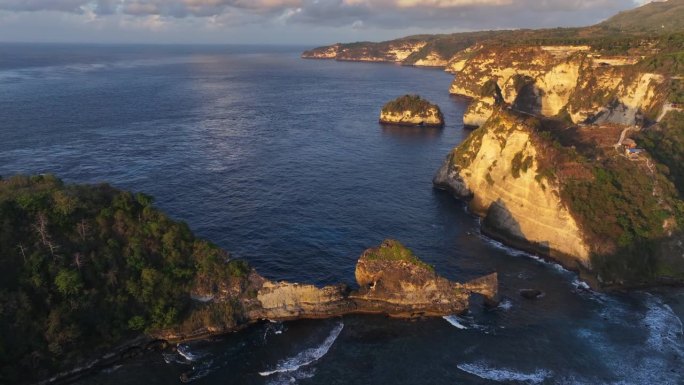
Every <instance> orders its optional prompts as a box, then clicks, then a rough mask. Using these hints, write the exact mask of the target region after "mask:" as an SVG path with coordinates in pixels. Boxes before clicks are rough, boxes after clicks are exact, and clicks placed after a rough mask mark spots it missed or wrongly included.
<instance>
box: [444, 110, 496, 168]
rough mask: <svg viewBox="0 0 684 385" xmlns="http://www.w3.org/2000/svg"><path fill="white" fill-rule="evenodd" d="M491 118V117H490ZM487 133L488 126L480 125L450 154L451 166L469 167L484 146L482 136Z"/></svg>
mask: <svg viewBox="0 0 684 385" xmlns="http://www.w3.org/2000/svg"><path fill="white" fill-rule="evenodd" d="M490 120H491V119H490ZM486 133H487V128H486V127H484V126H483V127H478V128H477V129H475V130H473V132H471V133H470V135H468V137H467V138H466V139H465V140H464V141H463V142H461V144H459V145H458V146H457V147H456V148H454V149H453V151H452V152H451V154H450V155H449V167H450V168H453V167H454V166H458V167H459V168H461V169H463V168H467V167H468V166H470V164H471V163H472V162H473V160H475V157H476V156H477V153H478V152H479V151H480V147H481V146H482V138H483V137H484V136H485V134H486Z"/></svg>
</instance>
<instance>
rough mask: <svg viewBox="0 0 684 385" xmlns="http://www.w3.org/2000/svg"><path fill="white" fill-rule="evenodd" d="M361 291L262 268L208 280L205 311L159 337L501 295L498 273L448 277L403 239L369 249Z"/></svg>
mask: <svg viewBox="0 0 684 385" xmlns="http://www.w3.org/2000/svg"><path fill="white" fill-rule="evenodd" d="M355 274H356V278H357V284H358V286H359V288H358V289H357V290H351V289H350V288H349V287H347V286H346V285H343V284H340V285H332V286H325V287H322V288H319V287H316V286H314V285H309V284H298V283H290V282H273V281H270V280H267V279H265V278H263V277H261V276H260V275H258V274H257V273H256V272H255V271H253V270H252V271H251V272H250V273H249V274H248V275H246V276H244V277H243V279H240V280H232V281H231V282H229V283H216V284H214V285H211V286H207V285H204V284H203V285H201V286H200V287H198V288H196V289H195V291H194V294H193V295H194V298H198V299H201V301H198V303H197V308H196V309H195V310H194V312H193V314H191V315H190V316H189V317H188V318H187V319H186V321H185V322H184V323H183V324H181V325H180V326H178V327H176V328H173V329H169V330H164V331H161V332H159V333H158V334H157V335H158V336H159V337H160V338H164V339H166V340H183V339H189V338H198V337H205V336H207V335H210V334H218V333H225V332H228V331H231V330H236V329H238V328H240V327H242V326H245V325H249V324H251V323H253V322H256V321H259V320H264V319H269V320H280V321H282V320H291V319H299V318H328V317H336V316H341V315H344V314H352V313H355V314H386V315H388V316H392V317H402V318H413V317H420V316H443V315H449V314H458V313H461V312H464V311H465V310H467V308H468V298H469V297H470V296H471V294H473V293H478V294H481V295H483V296H484V297H485V299H486V300H487V301H491V302H494V301H496V298H497V276H496V273H494V274H490V275H488V276H485V277H482V278H479V279H475V280H473V281H470V282H467V283H463V284H461V283H456V282H451V281H449V280H447V279H445V278H442V277H440V276H439V275H437V274H436V273H435V271H434V268H432V266H429V265H427V264H425V263H424V262H422V261H420V260H419V259H418V258H417V257H415V256H414V255H413V253H411V251H410V250H408V249H406V248H405V247H404V246H403V245H401V244H400V243H399V242H397V241H393V240H387V241H385V242H383V244H382V245H380V246H379V247H377V248H371V249H368V250H366V251H365V252H364V253H363V254H362V255H361V257H360V258H359V260H358V262H357V265H356V270H355Z"/></svg>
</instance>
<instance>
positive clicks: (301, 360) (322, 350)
mask: <svg viewBox="0 0 684 385" xmlns="http://www.w3.org/2000/svg"><path fill="white" fill-rule="evenodd" d="M343 328H344V323H342V322H340V323H338V324H337V325H335V327H334V328H333V330H331V331H330V334H329V335H328V337H327V338H326V339H325V341H323V343H322V344H321V345H319V346H317V347H315V348H309V349H306V350H303V351H301V352H299V353H298V354H297V355H295V356H294V357H290V358H287V359H285V360H282V361H280V362H278V365H276V368H275V369H273V370H267V371H263V372H259V375H261V376H263V377H266V376H270V375H272V374H275V373H287V372H294V371H296V370H297V369H299V368H301V367H303V366H307V365H311V364H312V363H314V362H316V361H318V360H320V359H321V358H322V357H323V356H325V355H326V354H327V353H328V350H330V347H331V346H332V345H333V343H335V340H336V339H337V337H338V336H339V335H340V333H341V332H342V329H343Z"/></svg>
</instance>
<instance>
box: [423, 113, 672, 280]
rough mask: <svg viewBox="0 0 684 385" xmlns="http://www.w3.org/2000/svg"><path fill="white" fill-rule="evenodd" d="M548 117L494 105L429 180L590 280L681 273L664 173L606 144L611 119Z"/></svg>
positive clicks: (510, 240)
mask: <svg viewBox="0 0 684 385" xmlns="http://www.w3.org/2000/svg"><path fill="white" fill-rule="evenodd" d="M557 123H558V122H556V121H542V120H540V119H538V118H535V117H530V116H529V115H527V114H522V113H519V112H516V111H514V110H509V109H502V108H497V109H495V111H494V112H493V114H492V116H491V117H490V118H489V119H488V120H487V121H486V123H485V124H484V125H483V126H481V127H480V128H478V129H476V130H475V131H473V132H472V133H471V134H470V136H469V137H468V138H467V139H466V140H465V141H464V142H463V143H461V144H460V145H459V146H458V147H456V148H455V149H454V150H453V151H452V152H451V154H450V155H449V156H448V157H447V159H446V161H445V162H444V164H443V165H442V167H441V168H440V169H439V171H438V172H437V174H436V176H435V178H434V184H435V186H436V187H438V188H442V189H446V190H449V191H450V192H452V193H453V194H454V195H456V196H457V197H459V198H461V199H464V200H466V201H467V202H468V204H469V208H470V210H471V211H472V212H473V213H475V214H477V215H480V216H481V217H483V220H482V222H481V224H482V225H481V226H482V231H483V233H485V234H486V235H489V236H491V237H492V238H495V239H498V240H500V241H502V242H504V243H507V244H509V245H512V246H514V247H517V248H520V249H524V250H527V251H530V252H533V253H535V254H537V255H541V256H546V257H550V258H552V259H554V260H556V261H558V262H560V263H561V264H563V265H564V266H566V267H568V268H570V269H573V270H577V271H579V272H580V273H582V274H583V277H584V278H585V279H587V280H588V281H589V282H590V283H591V284H592V285H593V286H594V287H625V286H643V285H652V284H659V283H668V284H670V283H673V282H681V280H682V279H683V278H684V260H682V258H681V257H680V256H681V255H682V254H681V248H677V247H675V245H678V244H679V245H681V239H682V235H681V229H680V222H678V221H677V219H676V218H679V217H681V215H682V211H681V207H682V201H681V199H680V197H679V195H678V193H677V191H676V188H675V186H674V185H673V184H672V182H671V181H670V180H668V178H667V176H666V174H663V172H662V171H661V170H660V169H659V168H656V167H654V164H653V161H652V160H651V159H650V158H649V155H648V154H647V153H645V152H641V153H640V154H641V155H639V156H638V157H627V156H625V155H623V154H622V152H618V151H616V150H615V148H614V147H613V143H614V140H615V139H613V138H617V137H618V136H619V134H620V132H621V129H620V128H621V126H619V125H616V126H610V127H601V126H591V127H590V126H587V127H566V128H562V127H563V126H555V124H557ZM604 132H608V133H609V135H607V136H606V135H605V134H604ZM672 247H674V248H672ZM666 250H668V251H666ZM675 250H676V251H675ZM675 255H676V257H675Z"/></svg>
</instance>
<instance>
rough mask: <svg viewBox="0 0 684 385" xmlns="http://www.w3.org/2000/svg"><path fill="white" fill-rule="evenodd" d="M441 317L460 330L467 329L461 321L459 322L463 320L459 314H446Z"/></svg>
mask: <svg viewBox="0 0 684 385" xmlns="http://www.w3.org/2000/svg"><path fill="white" fill-rule="evenodd" d="M442 318H444V319H445V320H446V321H447V322H448V323H450V324H451V325H452V326H454V327H456V328H457V329H461V330H463V329H468V327H467V326H465V325H464V324H462V323H461V322H463V320H462V319H461V318H460V317H459V316H456V315H447V316H444V317H442Z"/></svg>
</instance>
